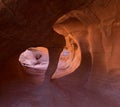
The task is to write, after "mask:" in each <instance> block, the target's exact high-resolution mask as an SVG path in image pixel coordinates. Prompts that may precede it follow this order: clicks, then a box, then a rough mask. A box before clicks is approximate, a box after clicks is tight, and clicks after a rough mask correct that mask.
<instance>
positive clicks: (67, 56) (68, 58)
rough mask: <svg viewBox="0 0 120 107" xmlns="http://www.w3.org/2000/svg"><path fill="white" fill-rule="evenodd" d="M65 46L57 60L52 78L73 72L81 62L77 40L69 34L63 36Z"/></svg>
mask: <svg viewBox="0 0 120 107" xmlns="http://www.w3.org/2000/svg"><path fill="white" fill-rule="evenodd" d="M65 40H66V46H65V47H64V49H63V51H62V53H61V54H60V58H59V62H58V66H57V69H56V71H55V73H54V74H53V76H52V78H59V77H62V76H65V75H68V74H70V73H72V72H74V71H75V70H76V69H77V68H78V67H79V66H80V63H81V49H80V46H79V45H78V43H77V41H76V40H75V39H74V38H73V37H72V36H71V35H70V34H69V35H67V36H65Z"/></svg>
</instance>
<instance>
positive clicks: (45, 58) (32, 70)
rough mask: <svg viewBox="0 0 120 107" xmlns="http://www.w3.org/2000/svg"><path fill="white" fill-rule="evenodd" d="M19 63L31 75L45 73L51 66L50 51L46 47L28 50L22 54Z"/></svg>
mask: <svg viewBox="0 0 120 107" xmlns="http://www.w3.org/2000/svg"><path fill="white" fill-rule="evenodd" d="M19 62H20V63H21V65H22V66H23V68H24V70H25V72H27V73H29V74H38V75H39V73H41V72H42V73H45V72H46V70H47V68H48V65H49V55H48V49H47V48H44V47H35V48H33V47H31V48H29V49H26V50H25V51H24V52H23V53H21V55H20V57H19Z"/></svg>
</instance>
